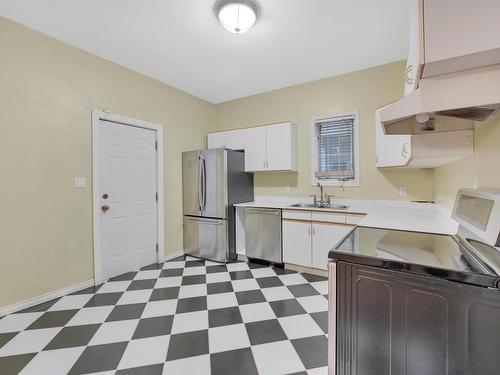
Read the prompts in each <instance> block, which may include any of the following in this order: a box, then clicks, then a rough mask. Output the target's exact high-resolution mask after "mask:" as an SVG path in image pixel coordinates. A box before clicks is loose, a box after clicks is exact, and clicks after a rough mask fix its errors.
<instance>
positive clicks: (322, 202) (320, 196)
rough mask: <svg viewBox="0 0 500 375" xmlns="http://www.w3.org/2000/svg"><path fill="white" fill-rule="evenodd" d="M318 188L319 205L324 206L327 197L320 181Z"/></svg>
mask: <svg viewBox="0 0 500 375" xmlns="http://www.w3.org/2000/svg"><path fill="white" fill-rule="evenodd" d="M318 188H319V205H320V206H323V205H324V204H325V199H324V197H323V185H321V184H320V183H319V182H318Z"/></svg>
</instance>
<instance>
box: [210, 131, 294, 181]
mask: <svg viewBox="0 0 500 375" xmlns="http://www.w3.org/2000/svg"><path fill="white" fill-rule="evenodd" d="M207 143H208V148H221V147H223V148H230V149H233V150H245V171H246V172H264V171H297V125H295V124H292V123H291V122H283V123H279V124H273V125H265V126H257V127H254V128H247V129H238V130H229V131H224V132H217V133H210V134H208V140H207Z"/></svg>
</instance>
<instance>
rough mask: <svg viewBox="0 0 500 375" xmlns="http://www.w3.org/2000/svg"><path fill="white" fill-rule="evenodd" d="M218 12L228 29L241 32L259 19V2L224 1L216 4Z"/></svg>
mask: <svg viewBox="0 0 500 375" xmlns="http://www.w3.org/2000/svg"><path fill="white" fill-rule="evenodd" d="M216 13H217V16H218V17H219V21H220V23H221V24H222V26H224V28H226V30H228V31H230V32H232V33H234V34H241V33H244V32H245V31H248V30H250V28H251V27H252V26H253V25H254V23H255V21H256V20H257V4H256V3H255V2H253V1H250V0H233V1H223V2H220V3H219V4H216Z"/></svg>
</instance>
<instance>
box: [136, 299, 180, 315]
mask: <svg viewBox="0 0 500 375" xmlns="http://www.w3.org/2000/svg"><path fill="white" fill-rule="evenodd" d="M176 308H177V300H176V299H169V300H165V301H153V302H148V304H147V305H146V307H145V308H144V311H143V312H142V316H141V318H152V317H155V316H167V315H174V314H175V309H176Z"/></svg>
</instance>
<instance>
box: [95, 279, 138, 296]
mask: <svg viewBox="0 0 500 375" xmlns="http://www.w3.org/2000/svg"><path fill="white" fill-rule="evenodd" d="M130 283H131V281H130V280H127V281H108V282H106V283H104V284H103V285H102V286H101V287H100V288H99V290H98V291H97V293H113V292H123V291H125V290H127V288H128V287H129V285H130Z"/></svg>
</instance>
